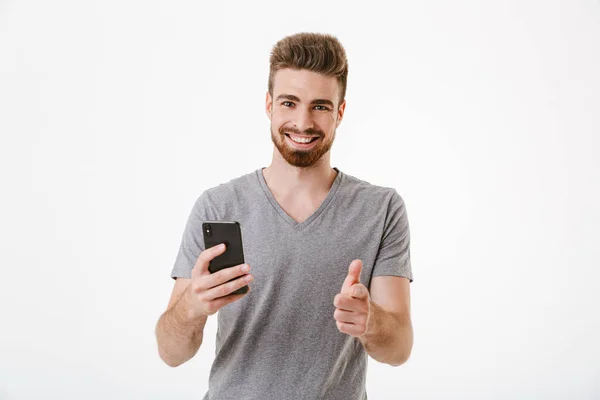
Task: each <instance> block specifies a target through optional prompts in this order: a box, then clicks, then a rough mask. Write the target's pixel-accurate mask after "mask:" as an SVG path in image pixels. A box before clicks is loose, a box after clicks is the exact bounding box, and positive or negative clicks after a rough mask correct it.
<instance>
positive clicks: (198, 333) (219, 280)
mask: <svg viewBox="0 0 600 400" xmlns="http://www.w3.org/2000/svg"><path fill="white" fill-rule="evenodd" d="M270 63H271V70H270V75H269V85H268V92H267V96H266V112H267V116H268V117H269V119H270V120H271V138H272V141H273V143H274V145H275V146H274V151H273V159H272V162H271V165H270V166H268V167H267V168H260V169H258V170H256V171H253V172H252V173H249V174H247V175H244V176H241V177H238V178H236V179H233V180H231V181H229V182H228V183H225V184H222V185H219V186H217V187H213V188H210V189H208V190H205V191H204V192H203V193H202V194H201V195H200V196H199V198H198V199H197V201H196V202H195V204H194V206H193V209H192V211H191V213H190V215H189V219H188V221H187V224H186V227H185V231H184V233H183V238H182V242H181V247H180V248H179V253H178V254H177V258H176V261H175V265H174V267H173V269H172V272H171V277H172V278H174V279H176V281H175V286H174V289H173V293H172V296H171V300H170V302H169V305H168V308H167V311H165V313H164V314H163V315H162V316H161V317H160V319H159V321H158V323H157V326H156V336H157V342H158V350H159V354H160V357H161V358H162V359H163V360H164V361H165V362H166V363H167V364H168V365H170V366H173V367H175V366H177V365H180V364H182V363H184V362H186V361H187V360H189V359H190V358H192V357H193V356H194V355H195V354H196V352H197V351H198V348H199V347H200V344H201V343H202V340H203V328H204V325H205V323H206V320H207V318H208V316H209V315H213V314H215V313H216V312H217V311H219V313H218V315H217V316H218V331H217V338H216V357H215V360H214V363H213V365H212V368H211V372H210V378H209V390H208V392H207V393H206V395H205V397H204V399H209V398H210V399H245V400H248V399H261V400H268V399H274V400H288V399H343V400H349V399H356V400H359V399H366V398H367V394H366V391H365V378H366V367H367V358H368V357H367V354H369V355H370V356H371V357H372V358H374V359H375V360H378V361H380V362H383V363H387V364H390V365H392V366H398V365H401V364H403V363H404V362H406V360H407V359H408V358H409V355H410V353H411V349H412V344H413V332H412V325H411V318H410V294H409V283H410V282H412V281H413V277H412V270H411V263H410V248H409V245H410V236H409V226H408V219H407V214H406V210H405V205H404V201H403V199H402V198H401V197H400V195H399V194H398V193H397V192H396V190H395V189H392V188H385V187H379V186H375V185H371V184H369V183H367V182H365V181H362V180H360V179H357V178H355V177H353V176H350V175H347V174H344V173H343V172H342V171H340V170H339V169H338V168H332V167H331V166H330V149H331V146H332V144H333V141H334V138H335V131H336V128H337V127H338V126H339V124H340V122H341V121H342V118H343V116H344V110H345V107H346V101H345V99H344V97H345V92H346V81H347V75H348V63H347V59H346V54H345V51H344V49H343V47H342V45H341V44H340V43H339V42H338V40H337V39H336V38H335V37H333V36H331V35H324V34H310V33H301V34H296V35H292V36H288V37H286V38H283V39H282V40H280V41H279V42H278V43H277V44H276V45H275V46H274V48H273V51H272V53H271V57H270ZM206 220H229V221H239V222H240V224H241V228H242V231H243V232H242V236H243V238H244V252H245V257H246V264H245V265H243V266H236V267H232V268H228V269H225V270H222V271H219V272H217V273H215V274H210V273H209V272H208V263H209V261H210V260H211V259H213V258H214V257H216V256H217V255H219V254H221V253H222V252H223V251H224V249H222V248H219V247H218V246H215V247H212V248H209V249H205V248H204V241H203V238H202V227H201V225H202V222H203V221H206ZM233 278H236V279H235V280H232V279H233ZM229 281H230V282H229ZM245 285H248V286H249V287H250V291H249V292H248V293H245V294H235V295H228V294H229V293H231V292H233V291H235V290H236V289H238V288H240V287H242V286H245Z"/></svg>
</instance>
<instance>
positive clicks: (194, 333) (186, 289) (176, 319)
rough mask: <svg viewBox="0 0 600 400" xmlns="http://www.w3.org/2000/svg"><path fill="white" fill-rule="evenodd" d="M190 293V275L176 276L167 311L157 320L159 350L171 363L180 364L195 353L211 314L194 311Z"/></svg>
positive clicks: (170, 364) (173, 364) (164, 358)
mask: <svg viewBox="0 0 600 400" xmlns="http://www.w3.org/2000/svg"><path fill="white" fill-rule="evenodd" d="M190 297H191V279H185V278H177V280H176V281H175V286H174V287H173V293H172V294H171V299H170V301H169V305H168V307H167V311H165V312H164V313H163V314H162V315H161V317H160V318H159V320H158V322H157V324H156V340H157V343H158V354H159V355H160V358H161V359H162V360H163V361H164V362H165V363H166V364H167V365H168V366H170V367H177V366H179V365H181V364H183V363H184V362H186V361H188V360H189V359H191V358H192V357H194V355H196V353H197V352H198V349H199V348H200V345H201V344H202V337H203V332H204V325H205V324H206V320H207V318H208V317H207V316H206V315H200V316H194V315H193V308H192V304H191V301H190Z"/></svg>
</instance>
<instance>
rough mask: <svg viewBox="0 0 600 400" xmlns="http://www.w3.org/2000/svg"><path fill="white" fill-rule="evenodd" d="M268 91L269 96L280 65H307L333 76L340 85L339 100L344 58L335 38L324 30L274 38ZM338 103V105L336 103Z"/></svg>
mask: <svg viewBox="0 0 600 400" xmlns="http://www.w3.org/2000/svg"><path fill="white" fill-rule="evenodd" d="M269 63H270V64H271V68H270V71H269V93H270V94H271V97H273V77H274V76H275V73H276V72H277V71H278V70H280V69H283V68H292V69H307V70H309V71H313V72H318V73H320V74H323V75H326V76H334V77H336V78H337V80H338V83H339V85H340V98H339V101H340V102H339V104H342V102H343V101H344V98H345V97H346V83H347V80H348V59H347V58H346V51H345V50H344V47H343V46H342V44H341V43H340V42H339V40H338V39H337V38H336V37H335V36H333V35H329V34H324V33H306V32H301V33H296V34H294V35H290V36H286V37H284V38H283V39H281V40H280V41H278V42H277V43H276V44H275V46H273V50H272V51H271V57H270V58H269ZM339 104H338V106H339Z"/></svg>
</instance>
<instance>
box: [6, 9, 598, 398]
mask: <svg viewBox="0 0 600 400" xmlns="http://www.w3.org/2000/svg"><path fill="white" fill-rule="evenodd" d="M251 3H252V5H251ZM599 21H600V5H599V3H598V2H597V1H566V0H565V1H516V0H513V1H503V2H480V1H459V2H444V1H439V2H433V1H428V2H416V1H411V2H408V1H407V2H402V3H400V4H398V3H394V5H392V3H391V2H390V3H377V2H372V1H371V2H368V3H367V4H355V5H349V4H348V3H347V2H268V3H267V2H264V3H262V4H259V3H257V2H241V1H240V2H237V3H224V2H223V3H220V2H198V1H187V2H186V1H172V2H165V1H132V0H129V1H64V0H63V1H53V2H50V1H10V0H3V1H0V133H1V138H0V167H1V168H0V174H1V181H0V182H1V186H0V187H1V190H2V196H1V200H0V201H1V207H0V221H1V222H0V246H1V247H0V248H1V251H0V267H1V268H2V270H1V279H0V300H1V301H0V316H1V319H0V321H1V322H0V324H1V329H0V399H11V400H13V399H42V398H43V399H77V398H85V399H107V398H111V399H138V398H139V399H164V398H167V396H170V397H169V398H172V399H184V398H186V399H187V398H197V399H200V398H201V397H202V395H203V394H204V392H205V390H206V388H207V382H208V372H209V368H210V365H211V362H212V359H213V354H214V339H212V338H214V335H215V332H216V325H215V323H216V320H215V318H214V317H211V319H209V322H208V325H207V327H206V336H205V337H206V339H205V344H204V345H203V346H202V348H201V349H200V351H199V353H198V355H197V356H196V357H195V358H194V359H193V360H191V361H190V362H188V363H187V364H184V365H183V366H181V367H179V368H175V369H171V368H169V367H167V366H166V365H165V364H163V363H162V361H161V360H160V359H159V357H158V355H157V350H156V342H155V337H154V325H155V323H156V320H157V319H158V317H159V316H160V314H161V313H162V312H163V311H164V308H165V307H166V305H167V301H168V297H169V295H170V293H171V289H172V285H173V281H172V280H171V279H170V278H169V272H170V270H171V267H172V264H173V262H174V260H175V256H176V253H177V250H178V246H179V241H180V239H181V233H182V231H183V227H184V224H185V220H186V218H187V215H188V213H189V211H190V208H191V206H192V204H193V202H194V201H195V199H196V198H197V196H198V195H199V194H200V193H201V192H202V190H204V189H205V188H208V187H211V186H214V185H216V184H218V183H221V182H224V181H227V180H229V179H231V178H233V177H236V176H239V175H242V174H244V173H247V172H249V171H251V170H253V169H255V168H258V167H260V166H266V165H268V164H269V162H270V159H271V153H272V145H271V142H270V139H269V132H268V127H269V124H268V119H267V117H266V116H265V114H264V111H263V107H264V104H263V103H264V95H265V91H266V83H267V76H268V55H269V51H270V49H271V46H272V45H273V44H274V43H275V42H276V41H277V40H279V39H280V38H282V37H283V36H285V35H287V34H291V33H295V32H299V31H319V32H328V33H333V34H335V35H337V36H338V37H339V39H340V40H341V41H342V43H343V44H344V46H345V47H346V50H347V53H348V57H349V62H350V75H349V82H348V92H347V101H348V106H347V108H346V117H345V120H344V122H343V123H342V125H341V126H340V128H339V129H338V136H337V139H336V143H335V144H334V148H333V153H332V164H333V165H334V166H337V167H339V168H340V169H342V170H343V171H344V172H347V173H349V174H352V175H355V176H357V177H360V178H362V179H365V180H367V181H370V182H372V183H375V184H381V185H385V186H393V187H395V188H397V190H398V192H399V193H400V194H401V195H402V196H403V198H404V199H405V201H406V204H407V210H408V215H409V221H410V223H411V236H412V250H411V253H412V256H413V271H414V276H415V281H414V283H413V284H412V285H411V293H412V313H413V324H414V331H415V343H414V349H413V353H412V357H411V359H410V360H409V362H408V363H406V364H404V365H403V366H401V367H398V368H392V367H389V366H386V365H382V364H378V363H377V362H375V361H373V360H371V361H370V362H369V369H368V383H367V390H368V393H369V398H370V399H371V398H372V399H482V398H486V399H507V398H511V399H534V398H545V399H563V398H569V399H593V398H595V399H597V398H600V361H599V359H600V344H599V343H598V337H600V312H598V306H599V305H600V295H599V294H598V279H599V278H600V273H599V272H598V271H599V270H598V268H599V267H600V250H599V248H600V247H599V246H598V239H599V236H600V235H599V234H598V229H599V226H600V211H599V207H598V203H599V202H600V190H599V182H600V166H599V161H598V153H599V151H600V139H599V138H598V135H599V134H600V117H599V114H600V95H599V93H600V78H599V71H600V22H599ZM226 153H227V154H229V155H231V156H232V157H234V158H235V162H233V163H231V162H228V163H223V162H221V161H220V157H221V156H223V155H224V154H226Z"/></svg>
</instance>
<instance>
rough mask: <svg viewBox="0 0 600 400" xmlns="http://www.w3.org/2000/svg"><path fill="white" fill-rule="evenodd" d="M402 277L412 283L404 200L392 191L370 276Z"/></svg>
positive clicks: (408, 233)
mask: <svg viewBox="0 0 600 400" xmlns="http://www.w3.org/2000/svg"><path fill="white" fill-rule="evenodd" d="M381 275H393V276H404V277H406V278H408V279H409V281H410V282H412V281H413V273H412V267H411V263H410V229H409V225H408V216H407V214H406V205H405V204H404V200H403V199H402V197H401V196H400V195H399V194H398V192H397V191H396V190H395V189H393V192H392V196H391V198H390V201H389V203H388V208H387V213H386V218H385V226H384V230H383V235H382V237H381V242H380V244H379V251H378V253H377V257H376V259H375V265H374V266H373V274H372V276H373V277H375V276H381Z"/></svg>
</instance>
